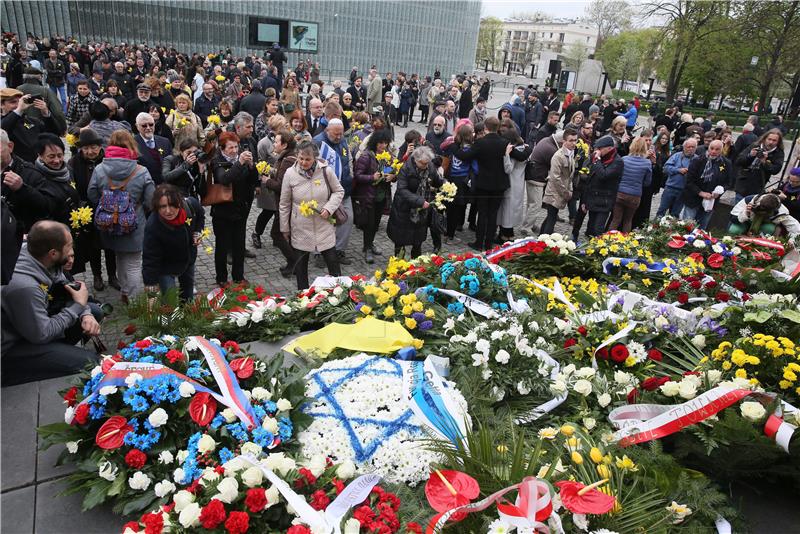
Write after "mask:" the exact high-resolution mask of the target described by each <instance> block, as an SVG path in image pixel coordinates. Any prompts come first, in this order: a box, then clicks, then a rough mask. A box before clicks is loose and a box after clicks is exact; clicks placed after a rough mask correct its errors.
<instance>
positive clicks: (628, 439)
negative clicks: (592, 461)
mask: <svg viewBox="0 0 800 534" xmlns="http://www.w3.org/2000/svg"><path fill="white" fill-rule="evenodd" d="M748 396H756V397H767V398H770V397H774V396H771V395H769V394H766V393H759V392H754V391H750V390H748V389H733V388H729V387H723V386H717V387H715V388H712V389H710V390H708V391H706V392H705V393H702V394H700V395H698V396H697V397H695V398H694V399H692V400H689V401H687V402H684V403H683V404H678V405H662V404H630V405H627V406H620V407H618V408H615V409H614V410H612V411H611V413H610V414H609V416H608V419H609V421H611V424H612V425H614V426H615V427H616V428H618V429H619V430H617V432H615V433H614V435H613V439H614V440H615V441H618V442H619V445H620V446H622V447H627V446H629V445H635V444H637V443H645V442H647V441H652V440H654V439H660V438H663V437H665V436H669V435H670V434H674V433H675V432H678V431H680V430H682V429H684V428H686V427H687V426H691V425H694V424H696V423H699V422H701V421H704V420H706V419H708V418H709V417H711V416H713V415H716V414H717V413H719V412H721V411H722V410H724V409H725V408H727V407H729V406H731V405H732V404H735V403H736V402H739V401H740V400H742V399H744V398H745V397H748ZM782 406H783V407H785V410H786V411H795V410H796V408H794V407H793V406H791V405H790V404H788V403H783V404H782ZM796 429H797V427H796V426H795V425H792V424H790V423H787V422H785V421H784V420H783V419H782V418H781V417H779V416H778V415H775V414H772V415H770V417H769V418H768V419H767V423H766V425H765V427H764V433H765V434H766V435H767V437H769V438H771V439H774V440H775V441H776V443H777V444H778V445H779V446H780V447H781V448H782V449H783V450H785V451H786V452H789V442H790V440H791V438H792V434H793V433H794V431H795V430H796Z"/></svg>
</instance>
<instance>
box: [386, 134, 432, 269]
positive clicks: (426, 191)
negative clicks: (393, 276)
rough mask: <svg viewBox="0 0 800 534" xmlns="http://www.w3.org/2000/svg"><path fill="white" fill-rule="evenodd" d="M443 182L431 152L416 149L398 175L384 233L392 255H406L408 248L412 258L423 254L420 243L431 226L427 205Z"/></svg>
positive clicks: (424, 149)
mask: <svg viewBox="0 0 800 534" xmlns="http://www.w3.org/2000/svg"><path fill="white" fill-rule="evenodd" d="M441 185H442V179H441V178H440V177H439V174H438V173H437V172H436V167H435V166H434V165H433V151H432V150H431V149H430V148H428V147H424V146H421V147H417V148H415V149H414V152H413V153H412V154H411V157H410V158H409V159H408V161H407V162H406V163H405V164H404V165H403V168H402V169H400V172H399V173H398V175H397V190H396V191H395V194H394V200H393V201H392V210H391V213H390V214H389V223H388V225H387V233H388V235H389V239H391V240H392V241H393V242H394V255H395V256H397V257H403V256H405V247H406V246H409V245H410V246H411V257H412V258H416V257H417V256H419V255H420V253H421V252H422V243H423V241H425V239H426V238H427V236H428V226H430V224H431V212H432V211H433V210H432V208H431V206H430V202H432V201H433V199H434V197H435V196H436V190H437V189H438V188H439V187H440V186H441Z"/></svg>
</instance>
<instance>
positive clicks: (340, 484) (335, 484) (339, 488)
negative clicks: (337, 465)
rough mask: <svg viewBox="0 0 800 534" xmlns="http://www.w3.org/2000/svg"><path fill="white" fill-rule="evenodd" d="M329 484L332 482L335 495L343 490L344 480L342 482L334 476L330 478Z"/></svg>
mask: <svg viewBox="0 0 800 534" xmlns="http://www.w3.org/2000/svg"><path fill="white" fill-rule="evenodd" d="M331 484H333V487H335V488H336V495H339V494H340V493H341V492H343V491H344V482H342V481H341V480H339V479H338V478H334V479H333V480H331Z"/></svg>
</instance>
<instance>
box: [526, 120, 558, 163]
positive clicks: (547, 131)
mask: <svg viewBox="0 0 800 534" xmlns="http://www.w3.org/2000/svg"><path fill="white" fill-rule="evenodd" d="M558 117H559V115H558V111H551V112H550V113H548V114H547V122H546V123H544V124H542V125H541V126H540V127H539V129H538V130H537V131H536V133H534V134H531V133H529V134H528V144H529V145H535V144H536V143H538V142H539V141H541V140H542V139H545V138H546V137H550V136H551V135H553V134H554V133H556V129H557V128H558V127H557V124H558ZM548 165H549V163H548ZM548 168H549V167H548Z"/></svg>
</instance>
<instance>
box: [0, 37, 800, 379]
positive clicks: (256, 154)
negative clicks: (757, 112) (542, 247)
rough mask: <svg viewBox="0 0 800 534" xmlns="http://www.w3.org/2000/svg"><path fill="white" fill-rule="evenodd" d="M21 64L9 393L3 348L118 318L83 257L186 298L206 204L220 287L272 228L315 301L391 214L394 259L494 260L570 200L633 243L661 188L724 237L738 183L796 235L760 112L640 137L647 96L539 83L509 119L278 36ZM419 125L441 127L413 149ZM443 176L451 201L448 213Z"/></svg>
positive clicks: (426, 131)
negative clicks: (275, 40)
mask: <svg viewBox="0 0 800 534" xmlns="http://www.w3.org/2000/svg"><path fill="white" fill-rule="evenodd" d="M3 53H4V55H5V58H6V59H7V61H6V62H5V63H4V64H5V67H4V74H5V81H6V87H5V88H3V89H2V90H0V97H2V133H1V134H0V135H2V137H0V145H2V168H3V174H2V179H3V182H2V197H3V214H2V216H3V219H2V236H3V243H2V282H3V285H4V287H3V302H2V312H3V351H4V359H3V362H4V363H3V367H4V371H3V382H4V384H5V383H6V374H5V366H6V363H5V362H6V357H5V353H6V350H7V349H8V350H12V352H11V353H12V354H16V353H15V352H13V351H14V350H18V351H21V352H24V353H26V354H30V353H33V354H34V357H41V361H42V362H44V363H42V365H41V368H40V367H36V366H33V367H32V368H35V369H36V371H35V372H36V373H46V372H47V371H46V370H45V368H46V367H47V365H48V364H47V362H48V360H49V359H50V358H51V357H52V354H53V351H54V350H60V348H61V347H56V348H54V346H53V342H54V341H58V342H59V343H63V342H65V341H64V340H67V341H66V342H67V343H69V341H73V340H74V336H75V331H74V328H75V326H76V324H77V325H79V326H78V332H77V334H78V337H80V334H81V333H83V335H86V336H91V335H96V333H97V332H98V331H99V323H100V321H101V320H102V312H101V311H100V310H99V309H97V308H96V307H93V306H92V303H91V301H90V298H89V292H88V287H87V286H86V284H85V283H83V282H74V278H73V277H74V275H76V274H78V273H82V272H84V271H85V270H86V263H87V262H88V263H89V268H90V270H91V274H92V278H93V288H94V289H95V290H102V289H103V288H104V287H105V285H106V283H107V284H108V285H109V286H111V287H113V288H115V289H117V290H119V291H120V293H121V299H122V301H123V302H126V303H127V302H128V301H129V300H130V299H132V298H134V297H136V296H138V295H139V294H141V293H143V292H144V293H146V294H147V295H148V296H149V297H155V296H157V295H158V293H166V292H168V291H170V290H173V291H176V292H178V293H179V296H180V298H181V299H183V300H190V299H191V298H192V297H193V295H194V294H195V287H194V271H195V263H196V258H197V250H198V248H199V247H204V246H205V245H204V243H203V241H204V239H205V238H206V237H207V235H208V233H209V232H208V230H206V229H205V216H206V211H205V209H204V206H206V207H207V206H210V217H211V228H212V229H213V233H214V237H215V243H214V247H213V254H214V270H215V276H216V282H217V283H218V284H219V285H220V286H222V287H224V286H225V285H227V284H229V283H230V282H231V281H233V282H234V283H242V282H245V283H246V282H247V280H246V278H245V266H244V259H245V257H257V254H258V253H257V252H256V251H257V250H259V249H263V247H264V244H263V241H262V238H263V236H264V231H265V230H266V227H267V226H268V225H269V223H270V220H271V221H272V225H271V229H270V232H269V236H270V238H271V240H272V244H273V245H274V246H275V248H277V249H278V250H279V251H280V253H281V255H282V256H283V258H284V259H285V261H286V264H285V266H284V267H282V268H281V269H280V275H282V276H284V277H295V278H296V281H297V286H298V288H300V289H303V288H306V287H308V285H309V275H308V266H309V261H310V260H312V258H313V261H315V262H316V264H317V265H318V266H319V267H322V266H323V264H324V266H325V267H326V268H327V271H328V272H329V273H330V274H331V275H339V274H340V273H341V266H342V265H348V264H350V263H351V261H352V258H350V257H349V256H348V255H347V253H346V251H347V250H348V247H349V241H350V239H351V237H352V236H353V229H354V228H356V229H357V230H359V231H360V232H361V234H362V240H363V244H362V252H363V258H364V261H365V262H366V263H368V264H371V263H374V262H375V257H376V256H379V255H381V254H383V253H384V251H382V250H380V248H379V247H378V246H376V243H375V238H376V234H377V232H378V230H379V228H380V223H381V220H382V218H383V216H384V215H388V221H387V226H386V228H387V234H388V237H389V239H390V240H391V241H392V242H393V243H394V251H393V253H394V254H395V255H396V256H405V257H409V258H411V257H416V256H418V255H419V254H420V253H421V250H422V245H423V244H424V243H425V242H426V241H427V239H428V234H429V233H430V236H431V241H432V244H433V248H434V251H436V252H438V250H439V249H440V247H441V246H442V243H443V240H444V241H445V242H447V243H450V244H454V243H462V242H463V243H464V244H465V246H469V247H471V248H472V249H474V250H480V251H482V250H486V249H490V248H492V247H494V246H495V245H496V244H498V243H502V242H504V241H507V240H509V239H513V238H515V237H516V236H519V235H523V236H524V235H537V234H539V233H551V232H553V231H554V229H555V226H556V223H557V222H558V221H559V220H561V214H562V210H564V209H565V208H566V210H567V213H566V216H567V217H568V219H569V222H570V224H571V226H572V237H573V239H574V240H575V241H579V240H580V239H582V238H583V237H584V236H596V235H599V234H602V233H603V232H605V231H607V230H620V231H623V232H627V231H630V230H631V229H633V228H635V227H637V226H639V225H641V224H643V223H644V222H645V221H647V220H649V218H650V212H651V209H652V202H653V199H654V197H655V195H657V194H658V193H659V192H661V191H662V190H663V193H662V194H661V197H660V204H659V206H658V214H659V215H663V214H666V213H669V214H671V215H674V216H681V217H684V218H689V219H694V220H696V221H697V223H698V224H699V225H700V227H702V228H706V227H707V226H708V224H709V222H710V220H711V217H712V216H713V213H714V210H715V209H717V206H718V202H717V201H718V199H719V197H720V196H721V195H722V193H723V192H724V191H726V190H728V189H733V190H735V192H736V202H737V204H736V206H735V207H734V208H733V211H732V212H731V217H732V221H731V225H730V228H731V231H735V232H747V231H749V230H751V229H759V230H760V231H765V230H771V231H780V230H781V229H782V230H783V231H785V232H788V233H790V234H792V235H795V234H798V233H800V225H798V223H797V218H798V217H799V216H800V199H799V195H800V169H798V170H797V172H795V171H792V173H791V177H790V179H789V181H787V182H786V183H785V184H782V185H781V187H780V188H778V189H776V190H770V189H766V190H765V186H766V185H767V183H768V182H769V180H770V178H771V176H772V175H773V174H775V173H777V172H778V171H779V170H780V168H781V165H782V162H783V159H784V154H783V143H782V140H783V133H784V132H783V131H781V129H780V128H770V129H767V130H764V131H763V132H760V131H759V128H758V126H757V124H756V122H757V118H756V120H754V121H751V122H750V123H748V125H746V126H745V131H744V133H743V134H742V135H740V136H739V137H738V138H737V139H736V141H735V142H734V140H733V136H732V132H731V129H730V128H728V127H727V125H726V124H725V123H724V121H719V122H717V123H716V124H712V122H711V121H710V120H708V117H705V118H698V119H697V120H695V119H694V118H693V117H692V116H691V115H689V114H688V113H681V112H680V110H679V109H676V108H670V109H668V110H667V111H666V112H665V113H662V114H659V115H658V116H656V117H655V122H654V130H651V129H649V128H642V127H640V126H639V123H638V107H639V103H638V100H637V101H633V102H630V103H625V102H624V101H614V100H613V99H611V98H607V97H605V96H600V97H597V98H595V97H593V96H591V95H583V96H582V97H581V98H580V101H578V99H577V97H575V96H574V95H573V94H572V93H569V94H568V95H565V97H564V101H563V102H562V101H561V99H560V96H559V94H558V93H557V91H556V90H555V89H553V88H549V89H545V90H544V91H543V92H540V91H539V90H538V87H535V86H529V87H518V88H516V89H515V91H514V92H513V94H512V95H511V98H510V100H509V101H508V102H506V103H504V104H503V105H502V106H500V108H499V109H498V110H497V111H496V113H495V112H494V110H490V109H489V107H488V106H487V104H488V100H489V97H490V91H491V83H490V82H489V81H488V80H486V79H479V78H478V77H477V76H471V75H466V74H461V75H455V76H452V77H451V78H450V79H443V78H442V75H441V73H440V72H438V69H437V71H436V72H434V73H433V74H432V75H431V76H419V75H417V74H407V73H403V72H398V73H386V74H385V75H383V76H381V75H380V74H379V73H378V70H377V68H376V67H375V66H372V67H371V68H370V69H368V70H367V72H366V73H364V75H362V74H361V73H360V72H359V69H358V68H356V67H354V68H353V70H352V72H351V74H350V76H349V78H348V79H347V80H337V81H334V82H333V83H332V84H330V85H329V84H326V83H324V82H322V81H321V80H320V79H319V67H318V65H315V64H313V63H311V62H301V63H300V64H299V65H298V66H297V68H295V69H291V68H289V67H288V65H287V57H286V54H285V52H284V51H283V50H281V49H280V47H278V46H277V45H276V46H275V47H274V48H273V49H271V50H269V51H268V53H266V54H264V56H263V57H257V56H249V57H246V58H235V57H233V56H232V55H231V54H229V53H228V54H225V53H218V54H208V55H201V54H193V55H191V56H187V55H183V54H180V53H178V52H176V51H175V50H174V49H168V48H165V47H155V48H149V47H147V46H136V45H110V44H108V43H93V44H91V45H89V44H78V43H76V42H74V41H66V40H63V39H58V38H53V39H50V40H47V42H44V41H36V40H35V39H33V38H28V40H27V42H19V40H18V39H17V38H16V36H8V35H7V36H6V40H5V41H4V43H3ZM417 113H418V114H417ZM417 117H418V123H419V124H422V125H424V126H418V127H417V128H412V129H409V130H408V131H407V132H406V133H405V134H404V136H403V138H402V140H400V139H396V136H395V127H398V126H401V127H406V126H407V125H408V123H409V122H412V123H413V122H414V119H415V118H417ZM420 130H423V131H420ZM64 136H66V137H65V138H66V139H67V145H68V146H65V144H64V142H62V137H64ZM397 141H401V142H400V143H398V142H397ZM398 144H399V146H398ZM445 183H450V184H453V185H454V186H455V188H454V190H455V194H454V197H453V198H449V199H447V202H446V204H444V205H443V204H442V200H441V199H440V193H441V192H442V190H443V185H444V184H445ZM254 203H255V206H256V209H258V210H260V211H259V213H258V217H257V218H256V222H255V226H254V227H253V228H249V227H248V220H249V215H250V211H251V209H253V204H254ZM584 223H586V228H585V230H584V231H583V235H582V234H581V230H582V229H583V226H584ZM751 227H752V228H751ZM470 232H474V238H473V237H470V238H467V237H466V236H468V235H470ZM24 236H27V245H26V246H25V247H23V237H24ZM248 238H249V239H248ZM248 242H249V244H250V246H251V248H248ZM103 265H105V277H104V273H103ZM229 266H230V271H229ZM55 287H58V288H64V289H63V290H61V289H59V291H60V293H61V294H62V296H64V297H65V298H62V299H61V300H60V301H59V300H58V299H56V300H55V302H61V303H62V306H61V308H59V309H57V310H54V309H53V305H52V302H54V301H52V300H51V297H52V296H53V291H54V289H53V288H55ZM178 287H179V289H178ZM20 308H25V311H23V312H21V311H20ZM31 317H35V320H31ZM70 329H73V330H70ZM70 336H72V337H70ZM31 344H33V345H41V347H40V349H37V350H33V351H32V349H31V348H30V346H29V345H31ZM20 347H22V348H20ZM31 351H32V352H31ZM79 356H80V355H77V356H76V357H75V360H80V357H79ZM73 363H75V362H73ZM65 365H66V364H65ZM9 376H11V375H9ZM37 376H40V375H37ZM41 376H42V377H45V375H41ZM9 380H11V378H9Z"/></svg>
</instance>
